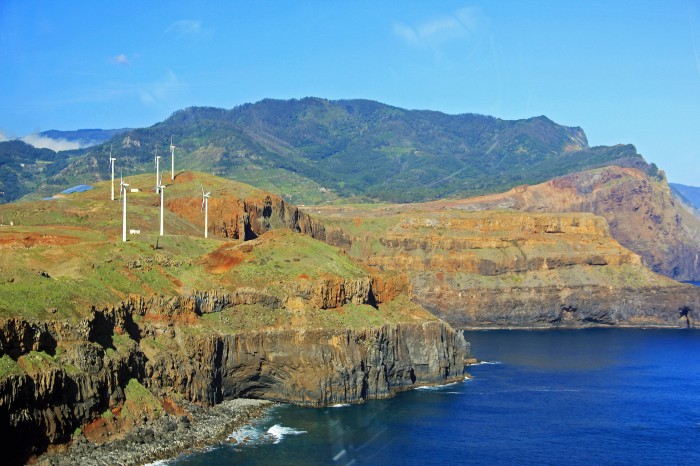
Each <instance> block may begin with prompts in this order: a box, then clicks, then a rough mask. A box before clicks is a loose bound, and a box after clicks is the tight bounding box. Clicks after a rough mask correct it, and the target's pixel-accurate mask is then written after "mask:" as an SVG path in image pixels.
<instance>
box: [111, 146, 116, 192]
mask: <svg viewBox="0 0 700 466" xmlns="http://www.w3.org/2000/svg"><path fill="white" fill-rule="evenodd" d="M116 160H117V159H115V158H114V157H112V146H111V145H110V146H109V165H110V167H111V169H112V200H114V162H115V161H116Z"/></svg>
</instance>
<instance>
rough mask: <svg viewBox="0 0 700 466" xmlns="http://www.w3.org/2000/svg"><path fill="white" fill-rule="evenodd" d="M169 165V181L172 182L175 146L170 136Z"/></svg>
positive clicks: (173, 177)
mask: <svg viewBox="0 0 700 466" xmlns="http://www.w3.org/2000/svg"><path fill="white" fill-rule="evenodd" d="M170 165H171V166H170V181H173V180H174V179H175V146H174V145H173V137H172V136H170Z"/></svg>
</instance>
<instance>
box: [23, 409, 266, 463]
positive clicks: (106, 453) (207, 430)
mask: <svg viewBox="0 0 700 466" xmlns="http://www.w3.org/2000/svg"><path fill="white" fill-rule="evenodd" d="M272 405H273V403H271V402H269V401H264V400H250V399H242V398H239V399H233V400H227V401H224V402H223V403H220V404H218V405H215V406H213V407H201V406H198V405H194V404H191V405H190V406H188V414H187V415H181V416H173V415H168V414H164V415H163V416H161V417H160V418H158V419H155V420H153V421H149V422H148V423H146V424H145V425H143V426H140V427H137V428H135V429H133V430H132V431H130V432H128V433H127V434H126V435H124V436H122V437H121V438H118V439H116V440H113V441H108V442H105V443H101V444H98V443H93V442H90V441H88V440H87V439H86V438H85V437H84V436H82V435H81V436H79V437H78V438H76V439H75V440H74V441H73V443H72V444H71V445H70V446H68V447H67V448H66V451H62V452H53V453H47V454H45V455H43V456H41V457H39V459H38V461H37V462H36V463H35V464H38V465H40V466H69V465H70V466H73V465H80V466H89V465H95V466H107V465H110V466H111V465H120V466H129V465H140V464H146V463H150V462H154V461H158V460H164V459H169V458H174V457H176V456H178V455H180V454H182V453H186V452H190V451H194V450H197V449H202V448H205V447H208V446H211V445H215V444H217V443H219V442H222V441H224V440H225V439H226V437H227V436H228V435H229V434H231V432H233V431H235V430H236V429H239V428H241V427H243V426H244V425H247V424H250V423H251V422H253V421H254V420H255V419H256V418H260V417H262V416H263V415H264V414H265V413H266V412H267V410H268V409H269V408H270V407H271V406H272Z"/></svg>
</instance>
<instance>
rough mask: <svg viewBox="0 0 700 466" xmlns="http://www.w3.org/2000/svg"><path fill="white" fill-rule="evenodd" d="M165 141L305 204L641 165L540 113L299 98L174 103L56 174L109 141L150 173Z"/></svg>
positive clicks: (98, 171)
mask: <svg viewBox="0 0 700 466" xmlns="http://www.w3.org/2000/svg"><path fill="white" fill-rule="evenodd" d="M171 137H172V138H173V141H174V144H175V145H176V146H177V148H178V149H177V153H176V155H177V157H178V163H177V166H178V168H180V169H182V168H185V169H192V170H201V171H206V172H210V173H213V174H216V175H219V176H224V177H228V178H235V179H238V180H241V181H245V182H247V183H251V184H253V185H255V186H257V187H260V188H262V189H267V190H271V191H274V192H276V193H278V194H281V195H283V196H285V197H286V198H288V199H290V200H292V201H293V202H295V203H302V204H304V203H318V202H324V201H333V200H334V199H336V198H337V197H343V198H356V199H359V200H369V199H371V200H379V201H395V202H408V201H423V200H429V199H434V198H440V197H445V196H449V197H464V196H469V195H476V194H483V193H489V192H497V191H503V190H506V189H509V188H511V187H513V186H517V185H520V184H534V183H538V182H542V181H545V180H548V179H551V178H553V177H556V176H559V175H563V174H566V173H570V172H574V171H578V170H583V169H588V168H593V167H598V166H605V165H610V164H621V165H626V166H635V167H638V168H644V167H646V163H645V162H644V160H643V158H642V157H641V156H640V155H639V154H637V152H636V149H635V148H634V146H631V145H617V146H613V147H592V148H591V147H589V146H588V142H587V139H586V136H585V134H584V132H583V130H582V129H581V128H572V127H565V126H561V125H557V124H556V123H554V122H552V121H551V120H549V119H547V118H546V117H543V116H540V117H536V118H530V119H526V120H515V121H508V120H501V119H498V118H493V117H488V116H482V115H473V114H463V115H446V114H444V113H440V112H433V111H418V110H405V109H401V108H396V107H391V106H389V105H385V104H381V103H378V102H373V101H368V100H339V101H329V100H324V99H318V98H305V99H301V100H270V99H267V100H263V101H260V102H258V103H255V104H246V105H242V106H240V107H236V108H234V109H231V110H224V109H218V108H206V107H193V108H188V109H185V110H181V111H178V112H175V113H174V114H173V115H172V116H171V117H170V118H168V119H167V120H165V121H163V122H161V123H158V124H156V125H154V126H151V127H149V128H143V129H136V130H133V131H129V132H127V133H126V134H122V135H119V136H115V137H114V138H113V139H112V140H110V141H108V142H107V143H105V144H103V145H101V146H95V147H93V148H91V149H88V150H86V151H84V152H83V153H82V154H83V155H82V156H81V157H79V158H77V159H76V160H75V162H74V163H72V164H71V165H70V166H69V167H67V169H66V170H64V171H63V172H62V173H61V174H60V175H59V177H58V179H61V178H62V179H63V181H65V182H68V183H70V182H83V180H84V179H85V178H87V177H91V176H92V177H95V178H99V179H104V178H105V177H106V176H107V174H108V164H107V154H108V152H109V147H110V145H112V146H113V147H114V149H115V155H116V156H117V157H118V158H119V161H118V163H119V166H120V167H122V168H123V169H124V173H125V174H126V173H129V174H132V173H142V172H145V171H153V155H154V148H155V147H156V146H157V147H158V150H159V154H161V155H164V156H166V157H164V163H165V165H166V166H169V155H166V154H168V151H169V149H168V146H169V145H170V138H171ZM54 181H55V180H49V182H54ZM54 184H55V183H54Z"/></svg>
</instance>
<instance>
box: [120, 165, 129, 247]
mask: <svg viewBox="0 0 700 466" xmlns="http://www.w3.org/2000/svg"><path fill="white" fill-rule="evenodd" d="M128 187H129V183H124V179H123V178H121V177H119V194H120V195H121V194H122V192H124V206H123V207H122V241H123V242H126V188H128Z"/></svg>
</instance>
